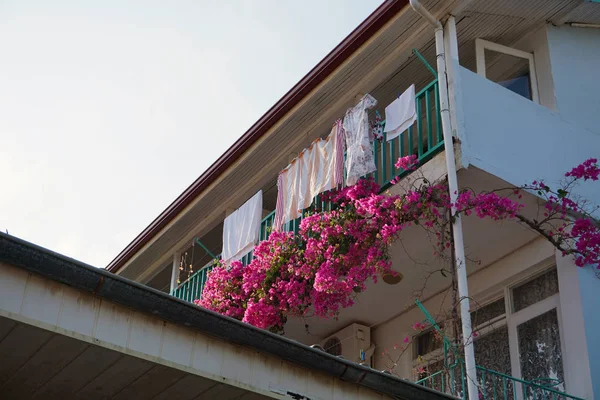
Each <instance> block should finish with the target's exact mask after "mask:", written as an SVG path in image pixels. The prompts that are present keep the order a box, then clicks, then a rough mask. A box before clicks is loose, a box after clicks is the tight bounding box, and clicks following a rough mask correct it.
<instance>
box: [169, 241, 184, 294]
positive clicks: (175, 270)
mask: <svg viewBox="0 0 600 400" xmlns="http://www.w3.org/2000/svg"><path fill="white" fill-rule="evenodd" d="M180 263H181V252H179V251H177V252H175V254H173V266H172V270H171V290H170V291H169V293H173V291H174V290H175V289H176V288H177V286H178V284H177V280H178V279H179V264H180Z"/></svg>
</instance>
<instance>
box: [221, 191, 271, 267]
mask: <svg viewBox="0 0 600 400" xmlns="http://www.w3.org/2000/svg"><path fill="white" fill-rule="evenodd" d="M262 210H263V193H262V190H259V191H258V193H256V194H255V195H254V196H252V197H251V198H250V199H249V200H248V201H246V202H245V203H244V204H243V205H242V206H241V207H240V208H238V209H237V210H236V211H235V212H233V213H232V214H231V215H229V216H228V217H227V218H225V221H224V222H223V252H222V253H221V259H222V260H223V262H224V263H228V262H230V261H235V260H239V259H240V258H242V257H243V256H245V255H246V254H248V253H249V252H250V251H251V250H252V249H253V248H254V245H255V244H256V243H257V242H258V237H259V236H258V235H259V232H260V222H261V219H262Z"/></svg>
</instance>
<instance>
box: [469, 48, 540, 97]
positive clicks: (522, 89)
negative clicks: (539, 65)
mask: <svg viewBox="0 0 600 400" xmlns="http://www.w3.org/2000/svg"><path fill="white" fill-rule="evenodd" d="M475 54H476V57H477V73H478V74H479V75H482V76H483V77H485V78H487V79H489V80H491V81H494V82H496V83H498V84H499V85H501V86H504V87H505V88H507V89H508V90H510V91H512V92H514V93H516V94H518V95H520V96H523V97H525V98H527V99H529V100H533V101H535V102H536V103H539V96H538V88H537V79H536V74H535V64H534V59H533V54H532V53H528V52H525V51H521V50H517V49H513V48H512V47H507V46H502V45H500V44H497V43H492V42H488V41H487V40H482V39H476V40H475Z"/></svg>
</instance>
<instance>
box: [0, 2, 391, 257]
mask: <svg viewBox="0 0 600 400" xmlns="http://www.w3.org/2000/svg"><path fill="white" fill-rule="evenodd" d="M380 3H381V0H326V1H324V0H304V1H292V0H218V1H217V0H189V1H147V0H143V1H142V0H139V1H134V0H128V1H116V0H115V1H112V0H102V1H100V0H95V1H92V0H87V1H75V0H73V1H65V0H54V1H46V0H38V1H34V0H0V60H1V61H0V230H2V231H3V232H4V231H6V230H8V232H9V233H10V234H11V235H14V236H18V237H20V238H23V239H25V240H28V241H31V242H34V243H36V244H39V245H41V246H44V247H47V248H50V249H52V250H54V251H57V252H59V253H63V254H65V255H68V256H70V257H73V258H76V259H79V260H81V261H84V262H87V263H89V264H92V265H94V266H97V267H104V266H106V264H108V262H109V261H110V260H112V258H114V256H116V255H117V253H118V252H119V251H120V250H122V249H123V248H124V247H125V246H126V245H127V244H128V243H129V242H130V241H131V240H132V239H133V238H134V237H135V236H136V235H137V234H138V233H140V232H141V231H142V230H143V229H144V228H145V227H146V226H147V225H148V224H149V223H150V222H151V221H152V220H153V219H154V218H155V217H156V216H158V214H159V213H160V212H161V211H162V210H164V209H165V208H166V207H167V206H168V205H169V204H170V203H171V202H172V201H173V200H174V199H175V198H176V197H177V196H178V195H179V194H180V193H181V192H182V191H183V190H184V189H185V188H186V187H187V186H188V185H189V184H191V183H192V181H193V180H194V179H195V178H197V177H198V176H199V175H200V174H201V173H202V172H203V171H204V170H205V169H206V168H207V167H208V166H209V165H210V164H211V163H212V162H213V161H215V160H216V159H217V157H218V156H219V155H220V154H222V153H223V151H225V150H226V149H227V148H228V147H229V146H230V145H231V144H233V142H234V141H235V140H236V139H237V138H238V137H239V136H241V135H242V134H243V133H244V132H245V131H246V130H247V129H248V128H249V127H250V125H252V123H253V122H255V121H256V120H257V119H258V118H259V117H260V116H261V115H262V114H263V113H264V112H265V111H267V109H268V108H269V107H271V106H272V105H273V104H274V103H275V102H276V101H277V100H278V99H279V98H280V97H281V96H282V95H283V94H284V93H285V92H286V91H288V90H289V89H290V88H291V87H292V86H293V85H294V84H295V83H296V82H297V81H298V80H299V79H300V78H302V76H304V75H305V74H306V73H307V72H308V71H309V70H310V69H311V68H312V67H313V66H314V65H316V64H317V63H318V62H319V61H320V60H321V59H322V58H323V57H324V56H325V55H326V54H327V53H328V52H329V51H330V50H331V49H333V47H334V46H335V45H337V44H338V43H339V42H340V41H341V40H342V39H343V38H344V37H345V36H346V35H347V34H348V33H350V32H351V31H352V29H354V28H355V27H356V26H357V25H358V24H360V22H361V21H362V20H364V18H366V17H367V16H368V15H369V14H370V13H371V12H372V11H373V10H374V9H375V8H376V7H377V6H378V5H379V4H380Z"/></svg>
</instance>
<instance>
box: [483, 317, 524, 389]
mask: <svg viewBox="0 0 600 400" xmlns="http://www.w3.org/2000/svg"><path fill="white" fill-rule="evenodd" d="M474 344H475V361H476V363H477V365H478V366H480V367H483V368H486V369H488V370H492V371H496V372H500V373H503V374H506V375H511V367H510V350H509V344H508V327H507V326H506V325H505V326H503V327H500V328H498V329H495V330H494V331H492V332H490V333H488V334H485V335H482V336H479V337H477V338H476V339H475V343H474ZM477 382H478V383H479V385H480V387H481V388H482V389H483V390H482V392H483V393H482V394H483V395H484V398H486V399H495V398H506V399H513V398H514V396H513V392H514V390H513V389H514V388H513V382H512V381H510V380H506V379H504V380H503V379H502V377H501V376H499V375H497V374H494V373H492V372H490V371H484V370H481V369H479V370H478V371H477ZM505 392H506V394H505ZM505 396H506V397H505Z"/></svg>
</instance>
